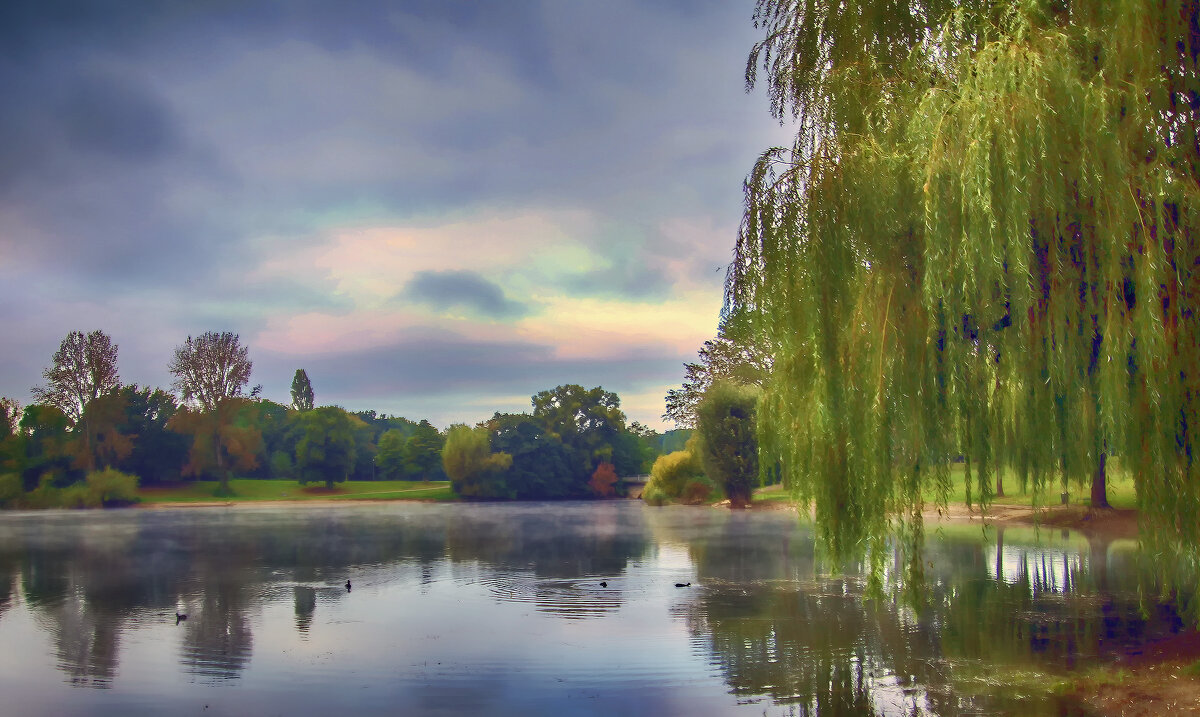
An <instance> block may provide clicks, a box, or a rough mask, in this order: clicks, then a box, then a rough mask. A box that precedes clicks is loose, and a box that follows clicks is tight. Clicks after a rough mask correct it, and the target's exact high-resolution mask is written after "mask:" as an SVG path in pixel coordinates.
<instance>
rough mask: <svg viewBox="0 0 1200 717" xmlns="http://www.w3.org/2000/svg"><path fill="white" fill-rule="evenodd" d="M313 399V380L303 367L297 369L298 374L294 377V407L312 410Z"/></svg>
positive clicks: (301, 409) (298, 409)
mask: <svg viewBox="0 0 1200 717" xmlns="http://www.w3.org/2000/svg"><path fill="white" fill-rule="evenodd" d="M313 399H314V396H313V388H312V382H311V381H309V380H308V374H307V373H306V372H305V371H304V369H302V368H298V369H296V375H295V376H293V377H292V408H294V409H296V410H297V411H311V410H312V408H313Z"/></svg>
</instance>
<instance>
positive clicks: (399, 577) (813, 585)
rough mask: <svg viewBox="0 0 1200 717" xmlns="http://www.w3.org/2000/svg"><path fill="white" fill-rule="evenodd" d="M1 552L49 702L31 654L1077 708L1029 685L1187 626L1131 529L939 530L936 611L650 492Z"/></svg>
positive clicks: (399, 700)
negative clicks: (1146, 599)
mask: <svg viewBox="0 0 1200 717" xmlns="http://www.w3.org/2000/svg"><path fill="white" fill-rule="evenodd" d="M0 546H2V547H0V640H4V641H2V642H0V645H3V647H0V689H2V690H4V691H5V693H6V694H8V693H9V690H16V691H17V692H21V691H22V689H24V692H22V694H25V696H26V698H27V699H28V700H32V702H30V704H32V705H34V707H33V709H31V710H30V711H32V712H47V711H56V712H61V713H63V714H70V713H72V712H71V710H70V709H63V710H59V709H57V708H56V709H55V710H49V709H48V707H47V706H48V705H51V704H55V703H56V700H57V701H59V702H62V701H63V700H64V696H63V695H58V696H57V697H56V696H55V695H54V694H53V692H52V691H51V692H50V693H47V694H46V695H45V696H44V697H43V695H42V693H41V692H35V691H33V688H31V687H30V688H23V687H22V685H23V684H24V683H25V682H29V683H30V684H34V683H37V682H38V681H39V680H40V679H41V676H40V673H38V672H37V670H38V669H39V667H38V663H37V660H20V659H18V657H17V653H18V652H21V651H25V652H30V653H35V654H36V653H38V652H39V651H40V652H41V654H45V655H46V656H47V658H48V661H49V662H50V663H52V669H54V670H57V671H58V674H59V675H60V676H61V678H60V682H62V683H63V684H66V685H69V686H72V687H78V686H85V687H97V688H106V689H107V690H109V691H116V692H121V693H122V694H123V695H127V696H131V698H132V697H136V698H137V699H149V698H148V697H147V695H153V696H155V697H154V699H157V700H158V702H157V703H155V705H154V706H155V707H156V708H162V709H168V708H171V707H174V706H177V705H178V702H177V701H178V700H182V699H184V698H185V696H187V695H193V692H191V690H209V691H206V692H197V693H194V694H197V695H203V699H204V700H205V704H208V703H210V702H212V704H213V706H214V710H213V712H214V713H220V712H221V710H222V708H223V707H222V705H223V703H222V701H221V699H220V695H221V694H224V693H212V692H211V690H213V689H217V688H219V687H220V686H221V685H223V684H231V681H232V683H237V684H241V685H242V688H243V690H249V692H246V691H243V692H241V693H239V696H238V701H237V702H232V701H230V702H228V703H225V704H224V706H225V708H227V711H228V712H229V713H238V712H239V711H244V709H246V708H247V707H248V706H249V704H250V703H246V702H245V700H247V699H248V695H254V696H255V697H254V699H259V700H262V701H263V703H264V704H266V705H268V706H270V707H271V709H272V711H275V712H280V711H285V712H286V711H292V712H295V713H299V714H309V713H321V712H324V711H328V709H329V708H330V707H331V706H332V705H333V704H335V703H334V702H331V700H332V699H333V697H332V696H333V695H334V694H342V690H344V689H348V686H350V685H351V684H352V683H353V684H354V685H355V689H357V690H358V691H357V692H355V693H354V694H355V695H356V697H354V698H353V701H352V702H350V703H345V702H344V701H343V702H337V703H336V704H353V705H355V706H356V708H357V709H359V711H360V712H362V713H367V714H371V713H377V714H382V713H390V712H391V711H392V708H393V707H394V706H395V705H396V704H404V705H408V706H410V707H412V706H414V705H415V706H417V709H418V711H438V710H448V711H452V712H460V711H463V710H465V709H468V708H471V709H474V710H476V711H479V712H487V713H495V714H528V713H538V714H555V713H560V712H563V711H570V712H578V711H581V708H585V707H586V708H587V709H582V711H591V712H594V713H597V714H601V713H605V712H612V711H622V712H631V713H640V714H649V713H652V712H655V711H658V712H664V711H665V712H670V713H674V712H678V711H683V710H684V709H685V708H686V711H690V712H692V713H695V714H723V713H729V712H737V711H745V710H753V711H754V713H755V714H762V713H763V712H766V711H768V710H775V711H776V712H790V713H795V714H802V715H810V714H811V715H816V714H820V715H899V714H904V715H911V714H936V715H960V714H976V713H979V712H981V711H983V712H991V713H996V712H999V713H1021V714H1039V713H1041V714H1051V713H1053V712H1054V710H1055V709H1056V707H1055V706H1054V705H1052V704H1044V703H1038V702H1032V701H1030V699H1029V698H1028V696H1026V695H1023V694H1021V692H1022V691H1021V690H1020V689H1014V688H1012V687H1011V686H1005V685H1006V683H1007V679H1006V675H1009V674H1015V673H1016V671H1021V670H1030V669H1033V670H1040V671H1042V672H1058V671H1062V670H1069V669H1073V668H1077V667H1082V666H1085V665H1090V664H1094V663H1096V662H1099V661H1103V660H1106V659H1111V658H1112V657H1113V656H1114V655H1116V654H1120V653H1123V652H1126V651H1128V650H1131V649H1132V650H1136V649H1138V646H1139V645H1140V644H1142V643H1144V642H1145V641H1146V640H1148V639H1153V638H1154V637H1156V636H1160V635H1165V634H1168V633H1169V632H1171V631H1173V630H1177V629H1178V628H1179V627H1180V621H1179V620H1178V619H1177V617H1176V616H1175V615H1174V613H1173V611H1172V610H1171V609H1170V608H1169V607H1161V606H1160V607H1157V608H1155V609H1153V610H1151V611H1150V613H1149V614H1148V615H1143V614H1142V613H1141V612H1140V610H1139V603H1138V600H1137V592H1136V582H1135V575H1134V573H1133V564H1134V557H1133V551H1132V549H1131V547H1130V546H1129V545H1128V544H1122V543H1109V542H1104V541H1099V540H1093V541H1091V542H1089V541H1087V540H1084V539H1082V538H1080V537H1078V536H1076V535H1074V534H1070V533H1060V532H1059V531H1052V532H1051V531H1042V532H1041V533H1036V532H1035V531H1033V530H1032V529H1015V528H1008V529H1001V530H999V531H996V532H992V533H989V534H987V535H984V534H983V533H982V532H981V531H980V530H979V529H978V528H965V527H964V528H961V529H955V530H947V531H944V534H943V535H941V536H940V537H935V538H932V539H931V541H930V543H929V545H928V548H927V556H928V559H929V566H928V569H927V571H926V575H927V579H928V586H927V588H928V590H927V593H926V598H927V599H926V600H925V601H924V602H923V603H922V604H921V606H920V608H919V609H914V608H912V607H909V604H908V603H907V602H905V601H903V600H901V599H900V598H899V596H898V595H893V596H892V597H890V598H887V599H881V600H869V599H866V598H865V597H864V596H863V590H864V581H863V579H862V577H861V576H860V575H857V574H856V573H855V571H854V570H853V569H851V570H850V571H849V572H848V573H847V574H846V575H845V576H843V577H839V578H829V577H823V576H821V575H820V574H819V572H818V569H817V565H816V563H815V562H814V557H813V555H814V546H813V542H812V537H811V534H810V533H809V532H808V531H807V530H806V529H804V528H803V527H802V526H801V525H799V524H798V523H797V522H796V520H795V518H794V517H792V516H788V515H786V514H762V513H730V512H728V511H716V510H710V509H703V508H702V509H691V508H664V509H653V508H647V507H644V506H641V505H640V504H635V503H623V502H614V503H605V504H516V505H467V506H450V505H385V506H365V507H338V508H324V509H245V508H239V509H233V510H199V509H196V510H177V511H145V510H134V511H123V512H107V513H84V514H80V513H38V514H8V515H4V516H0ZM351 577H352V578H353V581H354V590H353V592H348V591H347V590H346V589H345V587H344V583H345V581H346V580H347V579H348V578H351ZM675 582H692V583H693V587H692V588H687V589H675V588H674V583H675ZM893 587H895V586H893ZM176 612H179V613H185V614H187V615H188V619H187V620H185V621H181V622H179V623H178V624H176V620H175V613H176ZM26 619H27V620H28V622H29V624H31V625H32V626H33V627H34V628H35V630H36V632H34V633H30V634H28V635H26V634H25V633H22V632H21V627H20V626H21V625H22V624H24V622H23V621H25V620H26ZM14 641H18V642H14ZM164 649H170V650H173V651H174V655H173V656H172V655H170V654H168V653H164V652H162V650H164ZM122 653H124V659H125V660H127V661H129V662H131V663H132V664H133V665H135V666H136V667H126V668H123V667H122V666H121V665H120V660H121V659H122V657H123V655H122ZM252 666H253V667H254V669H251V668H252ZM22 670H24V671H25V672H21V671H22ZM172 670H176V671H177V672H175V675H177V676H178V677H182V680H179V679H173V677H172V672H171V671H172ZM713 677H717V678H719V680H720V681H719V682H714V681H713V679H712V678H713ZM356 680H357V681H358V682H357V683H356V682H355V681H356ZM164 683H165V684H168V685H171V687H170V688H169V689H165V688H164V687H163V685H164ZM359 683H361V684H359ZM298 684H302V685H303V686H298ZM189 685H190V686H191V687H189ZM335 688H336V689H335ZM164 689H165V692H164ZM41 699H44V700H45V702H44V703H42V702H38V700H41ZM253 701H254V700H253V699H251V702H253ZM468 703H469V704H468ZM39 705H41V706H40V707H39ZM421 705H424V707H423V708H422V707H420V706H421ZM472 705H473V707H472ZM92 707H94V705H90V706H88V708H87V709H86V710H85V709H80V710H78V711H76V712H74V713H77V714H84V713H93V712H94V710H93V709H92ZM289 707H290V709H285V708H289ZM99 713H101V714H104V713H112V714H118V713H121V712H120V711H119V710H117V709H112V710H107V711H106V710H104V709H100V710H99Z"/></svg>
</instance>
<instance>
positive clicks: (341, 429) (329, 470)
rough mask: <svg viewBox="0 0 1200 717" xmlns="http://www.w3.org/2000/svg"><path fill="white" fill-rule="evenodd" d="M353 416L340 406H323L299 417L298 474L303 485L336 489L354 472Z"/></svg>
mask: <svg viewBox="0 0 1200 717" xmlns="http://www.w3.org/2000/svg"><path fill="white" fill-rule="evenodd" d="M355 427H356V426H355V420H354V417H353V416H351V415H350V414H348V413H346V412H345V411H344V410H342V409H341V408H339V407H337V406H322V407H321V408H314V409H313V410H311V411H305V412H304V413H303V414H301V416H300V431H301V433H300V440H299V441H298V442H297V443H296V471H297V472H298V473H299V475H300V484H301V485H307V484H308V483H310V482H311V483H320V482H322V481H324V483H325V488H326V489H328V490H333V484H334V483H335V482H336V483H341V482H343V481H345V480H346V478H347V477H348V476H349V475H350V473H352V472H353V471H354V461H355V457H356V455H357V448H356V446H355V439H354V432H355Z"/></svg>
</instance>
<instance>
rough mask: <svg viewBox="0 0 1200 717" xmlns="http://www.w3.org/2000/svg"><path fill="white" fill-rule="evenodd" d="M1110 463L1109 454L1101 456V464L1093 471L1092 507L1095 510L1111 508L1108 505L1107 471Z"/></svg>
mask: <svg viewBox="0 0 1200 717" xmlns="http://www.w3.org/2000/svg"><path fill="white" fill-rule="evenodd" d="M1107 462H1108V454H1107V453H1101V454H1100V462H1099V463H1097V464H1096V470H1094V471H1092V507H1093V508H1111V507H1112V506H1110V505H1109V504H1108V474H1107V472H1106V470H1105V464H1106V463H1107Z"/></svg>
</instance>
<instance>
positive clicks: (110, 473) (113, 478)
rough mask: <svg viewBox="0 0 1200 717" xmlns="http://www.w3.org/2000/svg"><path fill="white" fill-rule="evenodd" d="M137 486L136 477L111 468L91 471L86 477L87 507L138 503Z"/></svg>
mask: <svg viewBox="0 0 1200 717" xmlns="http://www.w3.org/2000/svg"><path fill="white" fill-rule="evenodd" d="M76 485H78V484H76ZM137 486H138V478H137V476H132V475H129V474H128V473H122V472H121V471H118V470H115V469H112V468H108V469H106V470H102V471H93V472H91V473H89V474H88V477H87V488H86V490H87V494H88V505H89V506H101V505H102V506H114V505H129V504H130V503H136V502H138V494H137ZM71 487H72V488H73V487H74V486H71Z"/></svg>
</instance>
